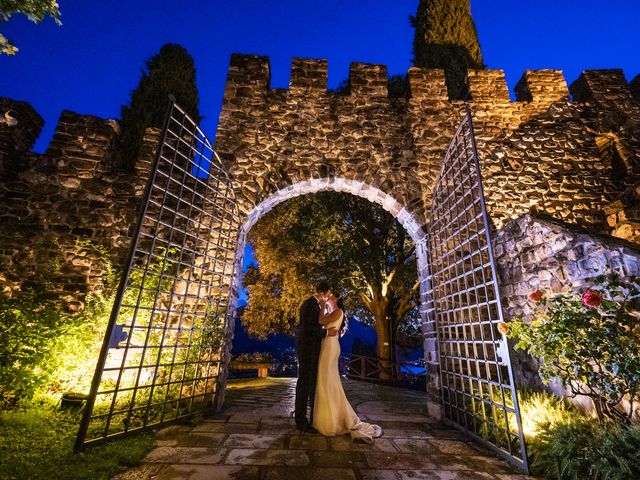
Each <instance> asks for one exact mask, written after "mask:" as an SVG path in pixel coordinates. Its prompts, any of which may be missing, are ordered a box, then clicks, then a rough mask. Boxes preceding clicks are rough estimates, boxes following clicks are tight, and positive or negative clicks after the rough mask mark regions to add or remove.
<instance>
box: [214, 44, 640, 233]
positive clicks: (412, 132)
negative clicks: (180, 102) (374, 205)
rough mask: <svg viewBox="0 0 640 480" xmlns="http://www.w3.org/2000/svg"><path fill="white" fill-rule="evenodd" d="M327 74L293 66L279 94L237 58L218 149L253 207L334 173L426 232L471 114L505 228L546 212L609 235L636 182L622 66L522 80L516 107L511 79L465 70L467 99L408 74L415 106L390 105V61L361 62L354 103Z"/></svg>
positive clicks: (637, 112)
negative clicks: (444, 167)
mask: <svg viewBox="0 0 640 480" xmlns="http://www.w3.org/2000/svg"><path fill="white" fill-rule="evenodd" d="M327 69H328V65H327V62H326V61H324V60H311V59H293V61H292V68H291V77H290V85H289V88H288V89H271V88H270V83H269V82H270V65H269V60H268V58H266V57H259V56H251V55H233V56H232V59H231V65H230V68H229V74H228V79H227V86H226V89H225V94H224V102H223V108H222V111H221V114H220V123H219V128H218V132H217V137H216V144H215V147H216V150H217V152H218V153H219V154H220V156H221V157H222V158H223V160H224V161H225V162H226V164H227V165H228V167H229V170H230V171H231V173H232V175H233V178H234V181H236V182H237V191H238V197H239V199H240V201H241V204H242V205H244V210H245V211H247V212H248V211H250V210H251V208H253V207H254V206H255V205H256V204H259V203H260V202H261V201H262V200H263V199H265V198H266V197H268V196H269V195H270V194H272V193H273V192H275V191H277V190H279V189H282V188H284V187H286V186H287V185H291V184H294V183H297V182H299V181H304V180H306V179H308V178H310V177H313V178H320V177H326V176H336V177H341V178H346V179H349V180H355V181H361V182H364V183H366V184H369V185H372V186H374V187H376V188H380V189H381V190H382V191H385V192H389V193H391V192H393V195H394V196H395V198H396V200H398V201H399V202H400V203H402V204H403V205H405V206H407V208H408V209H409V210H410V211H411V212H412V213H413V214H415V215H417V216H418V217H420V218H423V219H424V223H425V224H426V222H427V213H426V212H427V211H428V208H429V204H430V193H431V190H432V188H433V182H434V179H435V177H436V175H437V172H438V171H439V168H440V164H441V161H442V157H443V155H444V152H445V150H446V147H447V146H448V144H449V141H450V139H451V137H452V135H453V132H454V128H455V126H456V124H457V123H458V122H459V120H460V118H461V115H462V114H463V112H464V109H465V105H466V104H468V105H469V106H470V108H471V110H472V114H473V118H474V122H475V130H476V139H477V144H478V149H479V156H480V161H481V167H482V171H483V176H484V182H485V192H486V196H487V204H488V207H489V210H490V214H491V217H492V219H493V221H494V222H495V225H496V227H498V228H500V227H501V226H502V225H503V224H504V223H505V222H506V221H508V220H509V219H513V218H517V217H518V216H520V215H522V214H525V213H529V212H544V213H545V214H547V215H550V216H552V217H554V218H556V219H558V220H562V221H565V222H568V223H572V224H576V225H579V226H585V227H587V226H588V227H589V228H592V229H594V230H595V231H598V232H602V233H610V232H611V230H612V228H611V227H610V226H609V225H608V224H607V223H606V221H605V213H604V212H603V204H604V203H606V202H610V201H613V200H614V199H615V198H617V197H619V196H620V195H621V194H622V193H623V192H624V191H625V190H626V189H628V188H629V187H630V186H631V185H633V184H635V183H637V182H638V181H639V180H640V153H639V152H640V134H639V132H640V104H638V103H637V101H636V100H634V98H633V97H632V94H631V88H630V86H629V85H628V84H627V83H626V80H625V79H624V76H623V74H622V72H621V71H620V70H591V71H586V72H584V73H583V74H582V75H581V76H580V78H579V79H578V80H576V82H574V83H573V84H572V85H571V88H570V89H569V88H567V85H566V82H565V80H564V78H563V75H562V72H560V71H557V70H541V71H527V72H526V73H525V74H524V76H523V77H522V79H521V80H520V81H519V82H518V85H517V87H516V101H515V102H512V101H511V99H510V96H509V91H508V88H507V85H506V82H505V79H504V73H503V72H502V71H500V70H483V71H469V73H468V79H467V83H468V90H469V101H468V102H466V103H465V102H462V101H451V100H449V99H448V97H447V90H446V87H445V83H444V74H443V72H442V71H440V70H422V69H418V68H411V69H410V70H409V72H408V84H409V85H408V86H409V89H408V90H409V94H408V96H407V98H390V97H389V96H388V94H387V89H386V82H385V78H386V74H387V72H386V67H385V66H383V65H369V64H362V63H353V64H352V65H351V69H350V73H349V85H350V89H349V93H348V94H346V95H342V94H338V93H335V92H330V91H327ZM634 82H636V81H635V80H634ZM634 85H635V83H634ZM570 92H571V95H572V96H573V101H570V100H569V95H570ZM603 135H614V136H615V138H616V139H617V140H616V146H617V148H619V149H620V151H622V152H624V154H625V162H626V163H625V164H624V165H623V166H622V167H624V169H625V171H624V175H622V176H621V175H619V174H618V175H614V174H615V173H616V166H614V165H611V162H610V160H609V159H608V156H607V154H606V152H603V151H602V150H601V149H600V148H599V146H598V145H599V144H598V139H599V138H601V137H602V136H603ZM614 177H615V178H614ZM620 177H622V178H620Z"/></svg>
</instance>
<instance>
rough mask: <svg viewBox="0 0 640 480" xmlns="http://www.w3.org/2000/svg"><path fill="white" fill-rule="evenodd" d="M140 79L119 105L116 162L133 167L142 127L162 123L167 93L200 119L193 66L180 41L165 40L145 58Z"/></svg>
mask: <svg viewBox="0 0 640 480" xmlns="http://www.w3.org/2000/svg"><path fill="white" fill-rule="evenodd" d="M146 67H147V71H143V72H142V77H141V78H140V83H139V84H138V86H137V87H136V89H135V90H133V92H131V101H130V103H129V105H123V106H122V108H121V115H122V136H121V145H120V155H119V160H118V164H119V166H120V168H122V169H124V170H133V168H134V167H135V164H136V161H137V159H138V152H139V151H140V146H141V145H142V140H143V137H144V132H145V129H146V128H148V127H158V128H159V127H162V122H163V120H164V116H165V114H166V110H167V102H168V101H169V95H170V94H173V95H174V96H175V97H176V102H177V103H178V105H180V106H181V107H182V108H183V109H184V110H185V111H186V112H187V114H189V116H190V117H191V118H192V119H193V121H194V122H196V123H199V122H200V120H201V117H200V113H199V109H198V88H197V86H196V69H195V66H194V62H193V58H191V55H189V53H188V52H187V51H186V50H185V49H184V48H183V47H181V46H180V45H177V44H172V43H167V44H166V45H164V46H163V47H162V48H161V49H160V51H159V52H158V53H157V54H156V55H154V56H152V57H151V58H149V59H148V60H147V62H146Z"/></svg>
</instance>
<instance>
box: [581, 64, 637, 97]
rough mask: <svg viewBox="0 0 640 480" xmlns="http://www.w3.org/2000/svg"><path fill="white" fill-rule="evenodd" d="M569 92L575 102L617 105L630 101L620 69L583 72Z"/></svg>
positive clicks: (629, 93)
mask: <svg viewBox="0 0 640 480" xmlns="http://www.w3.org/2000/svg"><path fill="white" fill-rule="evenodd" d="M569 90H570V91H571V96H572V97H573V100H574V101H576V102H595V103H598V104H619V103H628V102H629V101H631V99H632V97H631V90H630V89H629V85H628V84H627V80H626V79H625V77H624V73H623V71H622V70H621V69H618V68H615V69H608V70H605V69H602V70H585V71H584V72H582V73H581V74H580V76H579V77H578V79H577V80H576V81H574V82H573V83H572V84H571V85H570V87H569Z"/></svg>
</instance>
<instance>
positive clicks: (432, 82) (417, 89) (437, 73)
mask: <svg viewBox="0 0 640 480" xmlns="http://www.w3.org/2000/svg"><path fill="white" fill-rule="evenodd" d="M407 78H408V81H409V94H410V95H411V98H412V99H413V100H416V101H422V100H433V101H444V102H446V101H448V100H449V94H448V93H447V85H446V83H445V76H444V70H442V69H435V68H433V69H425V68H418V67H411V68H410V69H409V70H408V71H407Z"/></svg>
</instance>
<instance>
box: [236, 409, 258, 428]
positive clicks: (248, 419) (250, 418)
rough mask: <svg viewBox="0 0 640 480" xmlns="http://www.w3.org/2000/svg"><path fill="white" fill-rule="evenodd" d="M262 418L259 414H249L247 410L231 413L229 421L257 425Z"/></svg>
mask: <svg viewBox="0 0 640 480" xmlns="http://www.w3.org/2000/svg"><path fill="white" fill-rule="evenodd" d="M261 418H262V417H261V416H259V415H248V414H247V413H246V411H245V413H238V414H235V415H231V416H230V417H229V420H228V421H229V422H230V423H255V424H256V425H257V424H258V423H260V419H261Z"/></svg>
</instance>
